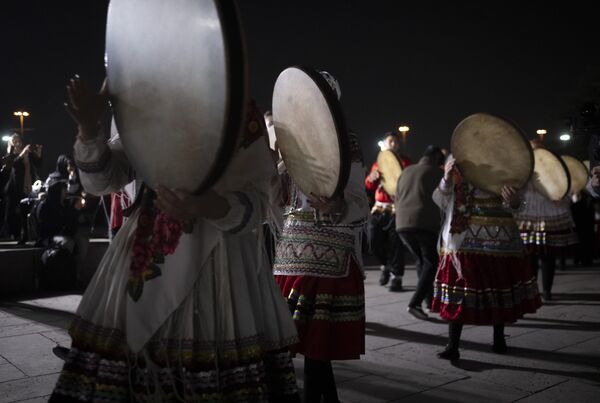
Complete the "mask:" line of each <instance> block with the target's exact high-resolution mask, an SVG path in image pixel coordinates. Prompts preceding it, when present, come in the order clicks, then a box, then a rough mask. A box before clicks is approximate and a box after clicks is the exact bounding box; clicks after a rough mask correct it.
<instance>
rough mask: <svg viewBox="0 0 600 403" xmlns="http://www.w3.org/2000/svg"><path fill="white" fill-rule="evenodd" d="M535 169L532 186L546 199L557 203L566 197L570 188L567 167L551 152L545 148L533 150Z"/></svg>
mask: <svg viewBox="0 0 600 403" xmlns="http://www.w3.org/2000/svg"><path fill="white" fill-rule="evenodd" d="M533 155H534V156H535V167H534V172H533V177H532V180H533V186H534V188H535V189H536V190H537V191H538V192H540V193H541V194H542V195H544V196H545V197H546V198H548V199H550V200H553V201H559V200H561V199H562V198H563V197H565V196H566V195H567V193H568V192H569V189H570V187H571V176H570V175H569V170H568V169H567V165H566V164H565V163H564V162H563V160H562V159H561V158H560V157H559V156H558V155H556V154H554V153H553V152H552V151H549V150H546V149H545V148H536V149H535V150H533Z"/></svg>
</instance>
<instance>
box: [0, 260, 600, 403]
mask: <svg viewBox="0 0 600 403" xmlns="http://www.w3.org/2000/svg"><path fill="white" fill-rule="evenodd" d="M377 277H378V273H377V272H374V271H369V272H367V281H366V291H367V354H366V355H365V357H364V359H362V360H360V361H347V362H340V363H337V364H335V373H336V378H337V381H338V386H339V391H340V399H341V400H342V401H343V402H396V401H398V402H483V401H485V402H496V401H498V402H504V401H506V402H508V401H523V402H598V401H600V310H599V309H598V308H600V269H591V268H586V269H574V268H571V269H568V270H567V271H559V272H558V273H557V276H556V288H555V297H556V299H555V301H551V302H550V303H547V304H546V305H545V306H544V307H543V308H542V309H541V310H540V311H539V312H538V313H537V314H535V315H530V316H528V317H527V318H526V319H524V320H522V321H520V322H518V323H517V324H516V325H514V326H509V327H507V329H506V333H507V334H508V336H509V338H508V340H507V341H508V345H509V348H510V351H509V354H507V355H497V354H493V353H492V352H491V350H490V347H491V340H492V330H491V328H490V327H468V328H465V330H464V331H463V340H464V342H463V343H462V352H461V354H462V355H461V360H460V361H459V362H458V363H457V364H455V365H452V364H451V363H449V362H447V361H443V360H439V359H437V358H436V356H435V353H436V352H437V351H440V350H441V349H442V347H443V345H444V344H445V342H446V329H447V327H446V325H445V324H444V323H443V322H442V321H441V320H440V319H439V318H436V317H432V318H431V319H430V320H429V321H420V320H416V319H414V318H412V317H411V316H409V315H408V314H407V313H406V311H405V308H406V303H407V301H408V299H409V297H410V295H411V292H410V291H408V292H403V293H391V292H389V291H388V290H387V289H386V288H383V287H380V286H379V285H377ZM405 283H406V284H407V285H408V286H409V287H408V288H409V290H412V289H413V287H411V286H413V285H414V284H415V273H414V271H409V272H408V273H407V276H406V279H405ZM79 298H80V297H79V296H76V295H67V296H61V297H49V298H37V299H34V300H32V299H27V298H25V299H19V300H18V301H5V302H1V303H0V403H3V402H29V403H33V402H44V401H46V400H47V396H48V394H49V393H50V392H51V391H52V387H53V385H54V383H55V381H56V378H57V376H58V372H59V371H60V368H61V365H62V362H61V361H60V360H59V359H58V358H56V357H55V356H54V355H53V354H52V352H51V349H52V347H53V346H54V345H55V344H56V343H57V342H58V343H62V344H68V343H69V337H68V336H67V334H66V331H65V328H66V327H67V326H68V323H69V320H70V315H71V314H70V313H69V312H71V311H73V310H74V309H75V307H76V305H77V303H78V301H79ZM296 364H297V369H298V371H297V372H298V383H299V385H300V386H302V368H301V367H302V361H301V360H297V361H296Z"/></svg>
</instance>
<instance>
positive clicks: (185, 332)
mask: <svg viewBox="0 0 600 403" xmlns="http://www.w3.org/2000/svg"><path fill="white" fill-rule="evenodd" d="M270 158H271V157H270V156H269V154H268V149H267V146H266V143H265V142H264V141H262V139H259V140H257V141H254V142H253V143H252V144H250V145H249V146H247V147H246V148H243V147H242V148H240V149H239V150H238V153H237V154H236V155H235V156H234V159H233V160H232V162H231V163H230V165H229V167H228V169H227V171H226V172H225V174H224V175H223V177H222V178H221V179H220V180H219V182H218V183H217V185H215V186H214V188H213V189H214V190H215V191H216V192H217V193H218V194H220V195H221V196H223V197H225V198H226V199H227V201H228V203H229V205H230V206H231V208H230V210H229V212H228V213H227V215H226V216H224V217H223V218H221V219H218V220H202V219H199V220H197V221H196V223H195V225H194V228H193V232H192V233H189V234H187V233H184V234H183V235H182V236H181V238H180V242H179V246H178V247H177V249H176V251H175V252H174V254H172V255H167V256H165V260H164V263H163V264H160V265H159V267H160V270H161V275H160V276H158V277H155V278H152V279H149V280H146V281H145V282H144V285H143V292H142V294H141V296H140V298H139V299H138V300H137V301H134V300H133V299H132V298H131V296H130V295H129V294H128V292H127V283H128V272H129V267H130V263H131V256H132V247H133V241H134V234H135V231H136V227H137V221H138V220H137V217H138V215H139V209H138V210H137V211H136V212H134V213H133V214H132V216H131V217H130V219H129V220H127V222H126V223H125V224H124V225H123V227H122V228H121V230H120V231H119V233H118V234H117V236H116V237H115V239H114V240H113V242H112V243H111V245H110V247H109V249H108V251H107V252H106V254H105V256H104V258H103V259H102V261H101V263H100V265H99V267H98V270H97V272H96V273H95V275H94V277H93V279H92V281H91V283H90V284H89V286H88V288H87V290H86V292H85V294H84V296H83V298H82V301H81V304H80V306H79V308H78V311H77V315H78V319H77V320H76V322H75V324H74V325H73V327H72V329H71V335H72V337H73V348H72V350H71V353H70V357H69V359H70V360H71V362H69V360H68V361H67V364H66V365H65V369H64V370H63V374H62V376H61V378H60V379H59V382H58V385H57V389H56V390H55V393H57V392H58V393H60V394H62V395H67V396H72V397H74V396H77V397H78V398H80V399H81V401H88V400H91V399H93V398H97V397H98V395H99V394H101V393H105V394H106V393H108V396H110V397H111V398H115V399H116V400H117V401H119V400H120V399H123V400H127V399H131V400H134V399H133V398H132V395H133V396H135V398H136V399H140V400H145V399H148V396H152V397H153V398H155V399H158V400H157V401H175V400H177V401H179V400H180V399H183V400H185V401H188V400H190V399H195V400H194V401H214V400H221V399H225V400H227V401H230V400H233V401H238V400H239V401H246V400H247V401H266V400H267V398H268V396H269V395H273V394H282V395H285V394H290V395H293V394H295V393H296V385H295V377H294V374H293V367H292V366H291V359H290V356H289V353H287V351H286V350H285V348H286V347H287V346H289V345H291V344H294V343H295V342H296V340H297V335H296V330H295V327H294V323H293V322H292V319H291V317H290V313H289V310H288V307H287V306H286V303H285V301H284V299H283V298H282V297H281V294H280V292H279V289H278V287H277V286H276V284H275V282H274V280H273V277H272V274H271V268H270V267H269V265H268V260H267V259H266V257H265V255H264V249H263V243H262V235H261V233H260V227H261V224H262V222H263V220H264V215H265V211H266V209H267V205H266V204H267V203H268V201H269V186H270V184H269V180H268V178H270V177H271V176H272V171H273V169H274V167H273V166H272V163H271V159H270ZM75 159H76V161H77V163H78V166H80V168H83V170H82V171H81V181H82V184H83V186H84V187H85V189H86V191H88V192H90V193H93V194H97V195H101V194H107V193H109V192H112V191H117V190H119V189H121V188H122V187H123V186H124V185H125V184H127V183H129V182H130V181H131V179H132V176H133V175H132V172H133V171H132V168H131V166H130V165H129V162H128V160H127V157H126V155H125V153H124V152H123V149H122V146H121V144H120V140H119V139H118V137H117V138H115V137H113V138H112V139H111V141H110V143H109V145H107V144H106V143H105V142H104V141H103V140H102V139H101V138H98V139H96V140H93V141H89V142H85V143H84V142H81V141H79V140H77V142H76V144H75ZM84 170H85V171H87V172H85V171H84ZM107 346H110V349H107V348H106V347H107ZM282 349H283V350H282ZM90 350H91V351H90ZM278 350H279V351H278ZM113 352H114V353H115V354H114V356H113V357H111V359H110V360H106V359H104V358H106V357H103V356H102V355H103V354H105V355H106V354H112V353H113ZM270 352H276V354H271V355H269V354H270ZM142 357H143V359H142ZM102 359H104V367H103V364H102V362H103V361H102ZM140 359H141V360H142V361H143V364H141V365H138V364H134V363H135V361H136V360H140ZM86 360H87V361H88V362H87V363H85V362H84V361H86ZM90 360H91V361H94V364H95V365H98V366H99V369H98V372H96V373H94V374H93V375H94V376H95V377H96V379H95V382H96V385H94V387H92V386H90V385H87V386H86V387H82V386H81V383H83V382H84V379H85V378H78V377H83V376H84V375H85V376H88V379H89V376H90V375H89V374H87V373H86V374H83V373H84V372H86V371H85V368H87V367H89V365H88V364H89V361H90ZM126 360H128V361H129V362H125V361H126ZM107 363H108V364H107ZM136 365H137V366H139V368H138V369H139V371H137V372H133V375H132V368H134V367H136ZM124 366H125V368H124V369H123V367H124ZM102 367H103V368H102ZM102 371H103V373H102ZM65 374H66V375H65ZM128 374H129V375H128ZM123 378H129V379H123ZM132 378H133V379H132ZM267 378H269V379H270V380H271V381H275V385H267V383H268V382H267V380H266V379H267ZM78 382H79V384H78ZM98 385H100V386H98ZM173 385H177V386H173ZM127 386H129V389H130V390H129V392H128V391H127V390H124V389H127ZM111 388H112V389H111ZM277 388H280V390H275V389H277ZM222 390H227V392H226V393H225V392H221V391H222ZM101 391H104V392H101ZM107 391H108V392H107ZM109 392H110V393H109ZM128 393H129V395H128ZM105 397H106V395H105Z"/></svg>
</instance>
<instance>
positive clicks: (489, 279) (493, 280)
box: [432, 253, 542, 325]
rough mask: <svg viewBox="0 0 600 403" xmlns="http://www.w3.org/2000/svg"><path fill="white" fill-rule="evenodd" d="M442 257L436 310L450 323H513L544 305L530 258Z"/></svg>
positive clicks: (437, 284) (436, 280)
mask: <svg viewBox="0 0 600 403" xmlns="http://www.w3.org/2000/svg"><path fill="white" fill-rule="evenodd" d="M456 257H457V258H458V259H459V262H460V265H461V271H462V278H459V275H458V271H457V270H456V269H455V267H454V263H453V261H452V255H450V254H446V255H444V256H441V257H440V262H439V266H438V271H437V274H436V278H435V283H434V296H433V304H432V311H433V312H439V313H440V316H441V317H442V318H443V319H445V320H448V321H451V322H457V323H462V324H473V325H494V324H502V323H513V322H516V321H517V320H518V319H520V318H522V317H523V315H524V314H526V313H534V312H535V311H536V310H537V309H538V308H539V307H540V306H541V305H542V302H541V299H540V295H539V291H538V287H537V280H536V278H535V277H534V276H533V274H532V271H531V268H530V265H529V260H528V258H527V257H526V256H525V255H523V256H519V257H517V256H506V257H503V256H493V255H486V254H475V253H458V254H457V256H456Z"/></svg>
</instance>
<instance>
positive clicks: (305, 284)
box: [275, 260, 365, 361]
mask: <svg viewBox="0 0 600 403" xmlns="http://www.w3.org/2000/svg"><path fill="white" fill-rule="evenodd" d="M275 281H276V282H277V284H278V285H279V288H280V289H281V293H282V295H283V296H284V298H286V300H287V302H288V305H289V307H290V311H291V313H292V315H293V318H294V322H295V323H296V328H297V330H298V335H299V336H300V343H298V344H297V345H295V346H294V347H292V348H291V350H292V352H295V353H300V354H302V355H304V356H305V357H308V358H310V359H313V360H322V361H331V360H353V359H358V358H360V355H361V354H364V353H365V287H364V279H363V274H362V272H361V270H360V268H359V267H358V264H357V263H356V262H355V261H354V260H352V261H351V262H350V269H349V273H348V276H346V277H343V278H327V277H312V276H283V275H276V276H275Z"/></svg>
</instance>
